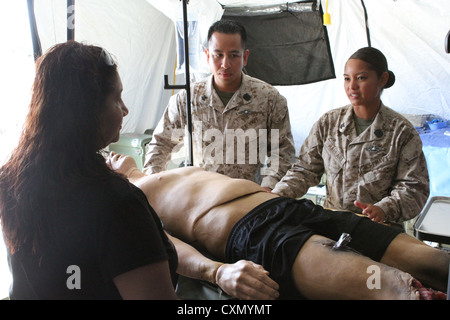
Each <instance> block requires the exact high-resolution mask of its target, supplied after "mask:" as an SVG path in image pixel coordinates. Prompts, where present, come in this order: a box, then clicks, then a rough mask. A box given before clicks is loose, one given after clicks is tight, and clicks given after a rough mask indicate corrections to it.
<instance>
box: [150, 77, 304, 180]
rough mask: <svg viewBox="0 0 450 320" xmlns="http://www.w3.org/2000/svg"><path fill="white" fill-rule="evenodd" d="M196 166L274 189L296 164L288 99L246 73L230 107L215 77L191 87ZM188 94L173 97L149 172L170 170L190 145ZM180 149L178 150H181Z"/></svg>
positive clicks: (156, 136) (159, 127)
mask: <svg viewBox="0 0 450 320" xmlns="http://www.w3.org/2000/svg"><path fill="white" fill-rule="evenodd" d="M191 115H192V117H191V118H192V119H191V120H192V145H193V165H195V166H200V167H203V168H205V169H206V170H208V171H214V172H218V173H222V174H225V175H227V176H230V177H232V178H243V179H248V180H252V181H255V182H257V183H258V184H261V186H263V187H269V188H273V187H274V186H275V184H276V183H277V182H278V181H279V180H280V179H281V178H282V177H283V175H284V174H285V173H286V171H287V170H288V169H289V168H290V166H291V164H292V163H293V162H294V160H295V147H294V141H293V137H292V133H291V125H290V121H289V112H288V108H287V101H286V99H285V98H284V97H283V96H282V95H280V93H279V92H278V90H276V89H275V88H274V87H273V86H271V85H269V84H267V83H265V82H263V81H261V80H258V79H255V78H252V77H250V76H248V75H244V74H243V78H242V84H241V87H240V88H239V89H238V91H236V92H235V94H234V95H233V97H232V98H231V99H230V101H229V102H228V104H227V105H226V106H225V105H224V104H223V103H222V101H221V100H220V98H219V96H218V94H217V92H216V91H215V90H214V87H213V76H212V75H211V76H209V77H207V78H206V79H203V80H202V81H199V82H196V83H194V84H192V85H191ZM186 123H187V120H186V90H181V91H180V92H178V93H177V94H176V95H175V96H172V97H171V99H170V101H169V104H168V106H167V108H166V110H165V112H164V115H163V117H162V118H161V120H160V122H159V123H158V125H157V127H156V128H155V130H154V132H153V138H152V141H151V142H150V144H149V145H148V149H147V151H146V159H145V164H144V171H145V172H146V173H155V172H159V171H162V170H166V167H167V163H168V161H169V160H170V158H171V154H172V152H174V148H175V150H179V147H180V146H181V145H182V144H183V143H184V141H183V140H184V136H185V131H184V130H185V126H186ZM176 147H177V148H176Z"/></svg>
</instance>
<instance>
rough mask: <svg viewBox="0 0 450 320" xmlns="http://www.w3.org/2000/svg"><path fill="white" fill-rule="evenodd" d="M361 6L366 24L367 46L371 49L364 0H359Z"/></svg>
mask: <svg viewBox="0 0 450 320" xmlns="http://www.w3.org/2000/svg"><path fill="white" fill-rule="evenodd" d="M361 5H362V7H363V10H364V22H365V24H366V36H367V46H369V47H371V46H372V43H371V41H370V31H369V24H368V20H369V17H368V15H367V9H366V5H365V4H364V0H361Z"/></svg>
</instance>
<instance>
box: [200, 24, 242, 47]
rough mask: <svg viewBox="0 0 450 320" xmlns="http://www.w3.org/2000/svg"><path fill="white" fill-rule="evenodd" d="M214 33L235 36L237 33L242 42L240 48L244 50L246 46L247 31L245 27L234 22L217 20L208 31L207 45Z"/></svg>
mask: <svg viewBox="0 0 450 320" xmlns="http://www.w3.org/2000/svg"><path fill="white" fill-rule="evenodd" d="M214 32H220V33H225V34H235V33H239V34H240V36H241V40H242V48H243V49H245V47H246V45H247V31H246V30H245V27H244V26H243V25H242V24H241V23H239V22H237V21H234V20H219V21H216V22H214V23H213V24H212V25H211V26H210V27H209V30H208V43H209V41H210V40H211V37H212V34H213V33H214Z"/></svg>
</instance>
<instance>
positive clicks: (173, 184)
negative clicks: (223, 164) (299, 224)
mask: <svg viewBox="0 0 450 320" xmlns="http://www.w3.org/2000/svg"><path fill="white" fill-rule="evenodd" d="M139 176H140V174H139V173H137V172H136V175H133V173H132V174H131V176H130V181H131V182H132V183H133V184H135V185H136V186H137V187H139V188H140V189H142V190H145V193H146V195H147V198H148V201H149V203H150V205H151V206H152V207H153V209H155V211H156V212H157V213H158V215H159V217H160V218H161V220H162V221H163V223H164V225H165V227H166V229H167V230H171V233H172V234H173V235H174V236H176V237H178V238H179V239H181V240H183V241H185V242H187V243H189V244H192V245H194V246H195V247H197V248H200V249H205V250H207V251H208V252H210V253H211V254H213V255H215V256H216V257H218V258H224V257H225V246H226V243H227V239H228V235H229V233H230V231H231V229H232V228H233V226H234V225H235V224H236V222H237V221H238V220H239V219H241V218H242V217H243V216H245V215H246V214H247V213H248V212H250V211H251V210H252V209H253V208H255V207H256V206H258V205H259V204H261V203H263V202H265V201H267V200H269V199H272V198H275V197H277V195H274V194H271V193H268V192H267V191H266V190H265V189H263V188H262V187H260V186H258V185H257V184H255V183H253V182H251V181H249V180H244V179H232V178H229V177H227V176H224V175H218V174H215V173H211V172H208V171H204V170H203V169H201V168H197V167H187V168H178V169H172V170H169V171H165V172H163V173H160V174H153V175H150V176H145V178H144V179H142V178H139ZM199 244H201V245H199Z"/></svg>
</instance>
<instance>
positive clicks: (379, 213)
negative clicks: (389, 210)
mask: <svg viewBox="0 0 450 320" xmlns="http://www.w3.org/2000/svg"><path fill="white" fill-rule="evenodd" d="M354 203H355V206H357V207H358V208H361V209H362V210H363V211H362V214H363V215H365V216H367V217H368V218H369V219H371V220H372V221H375V222H380V223H381V222H384V220H386V214H385V213H384V211H383V209H381V208H380V207H378V206H374V205H372V204H370V203H363V202H359V201H355V202H354Z"/></svg>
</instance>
